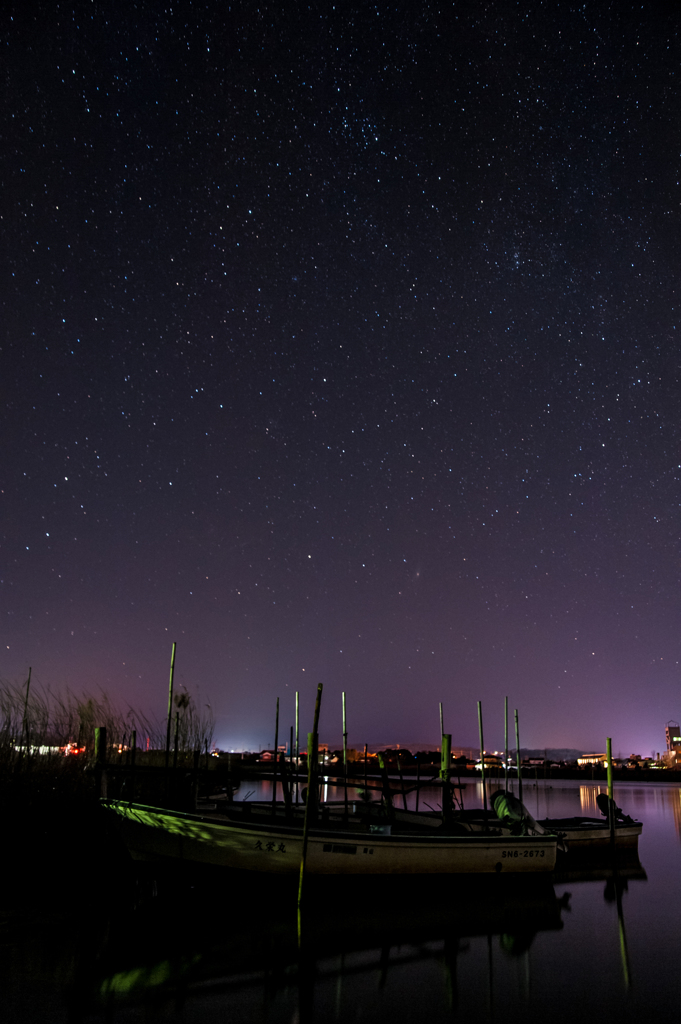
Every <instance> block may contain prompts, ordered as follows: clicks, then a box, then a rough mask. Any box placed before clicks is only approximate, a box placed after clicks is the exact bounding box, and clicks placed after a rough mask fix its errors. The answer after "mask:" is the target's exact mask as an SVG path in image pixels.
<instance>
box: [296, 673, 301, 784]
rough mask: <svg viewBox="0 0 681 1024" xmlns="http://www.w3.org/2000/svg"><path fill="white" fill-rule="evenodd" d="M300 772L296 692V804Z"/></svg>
mask: <svg viewBox="0 0 681 1024" xmlns="http://www.w3.org/2000/svg"><path fill="white" fill-rule="evenodd" d="M299 772H300V693H299V691H298V690H296V804H297V803H298V798H299V793H300V782H299V779H298V774H299Z"/></svg>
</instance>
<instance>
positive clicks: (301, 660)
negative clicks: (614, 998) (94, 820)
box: [0, 0, 681, 754]
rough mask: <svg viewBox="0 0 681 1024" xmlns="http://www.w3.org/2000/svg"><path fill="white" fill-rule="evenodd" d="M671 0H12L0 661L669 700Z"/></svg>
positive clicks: (676, 149)
mask: <svg viewBox="0 0 681 1024" xmlns="http://www.w3.org/2000/svg"><path fill="white" fill-rule="evenodd" d="M680 22H681V12H680V11H679V9H678V7H677V6H676V5H675V4H663V3H654V2H651V3H646V4H645V5H643V6H642V5H641V4H630V3H627V2H608V0H599V2H586V3H572V2H570V3H565V2H561V0H552V2H551V3H548V2H545V3H542V2H539V0H533V2H529V0H527V2H514V0H501V2H494V0H490V2H485V0H476V2H469V0H466V2H464V0H456V2H454V3H450V4H438V3H429V2H423V3H420V4H414V3H405V2H401V0H395V2H393V3H379V4H374V3H370V2H362V3H358V2H351V0H348V2H345V0H336V3H327V2H320V3H308V4H306V3H297V2H295V0H293V2H287V3H275V2H272V3H269V4H262V3H260V4H259V3H255V2H249V0H242V2H235V3H231V4H230V3H215V2H210V0H208V2H203V3H190V2H187V0H182V2H177V3H172V4H171V5H165V4H164V3H163V2H159V3H152V2H138V3H131V2H125V0H123V2H117V3H113V2H111V0H95V2H80V3H76V4H73V3H49V4H47V3H36V2H32V0H22V2H21V3H18V2H15V3H10V4H8V5H7V6H6V7H5V9H4V13H3V14H2V21H1V23H0V29H1V35H0V45H1V47H2V51H1V52H2V66H3V78H4V100H3V105H2V110H1V112H0V116H1V122H2V132H1V140H2V145H1V146H0V171H1V179H2V194H3V200H2V210H1V211H0V212H1V215H2V220H1V222H0V236H1V244H2V249H3V260H2V292H1V295H0V301H1V303H2V305H1V321H2V333H1V349H2V350H1V351H0V393H1V396H2V403H1V408H2V421H1V425H0V438H1V440H2V453H3V456H2V461H1V464H0V475H1V487H0V489H1V491H2V494H1V495H0V497H1V499H2V505H1V511H0V537H1V540H2V552H1V562H0V570H1V571H0V576H1V577H2V582H1V583H0V594H1V595H2V605H1V609H0V613H1V619H0V621H1V622H2V635H1V638H0V639H1V644H0V650H1V653H2V658H1V659H0V676H1V677H2V678H4V679H7V680H10V681H21V680H23V679H25V677H26V674H27V670H28V667H29V665H30V666H32V669H33V678H34V680H36V681H37V682H39V683H40V684H42V685H43V686H50V687H52V688H54V689H56V690H59V689H60V688H64V687H67V686H68V687H70V688H72V689H73V690H76V691H80V690H83V689H86V690H87V689H89V690H98V689H100V688H104V689H105V690H107V691H108V692H109V693H110V694H111V695H112V696H114V697H115V698H116V699H118V700H119V701H121V702H122V703H123V704H125V703H130V704H132V705H134V706H135V707H139V708H142V709H144V710H145V711H148V712H156V713H157V714H159V716H161V717H162V716H163V714H164V711H165V703H166V701H167V679H168V666H169V659H170V647H171V642H172V641H177V644H178V648H177V670H176V683H177V684H179V685H181V686H186V687H188V688H189V689H190V690H191V691H192V692H193V693H195V694H196V699H197V700H199V701H200V702H202V703H206V704H210V706H211V707H212V709H213V712H214V714H215V718H216V740H217V742H218V744H219V745H221V746H225V747H230V746H231V747H235V748H240V747H255V746H260V745H266V744H269V745H271V744H272V741H273V737H272V735H271V733H272V732H273V722H274V705H275V700H276V697H277V696H279V697H280V698H281V702H282V725H281V728H282V730H285V731H286V732H288V726H289V725H290V724H291V723H292V721H293V702H294V692H295V690H300V692H301V702H302V716H301V723H302V724H301V727H302V728H303V729H308V728H310V727H311V717H312V709H313V704H314V693H315V690H316V686H317V683H318V682H323V683H324V687H325V690H324V701H323V710H322V722H321V725H322V739H324V738H326V739H329V740H331V741H332V742H337V741H338V740H339V737H340V732H341V725H340V706H341V697H340V694H341V691H342V690H346V691H347V700H348V730H349V743H350V745H355V746H359V745H361V744H363V743H364V742H369V743H391V744H392V743H395V742H401V743H404V744H416V745H425V744H428V745H431V746H435V745H437V744H438V733H439V727H438V702H439V701H443V703H444V713H445V728H446V731H449V732H451V733H452V734H453V737H454V743H455V744H457V743H458V744H469V745H473V744H475V743H476V741H477V716H476V701H477V700H482V703H483V712H484V714H485V730H486V737H485V738H486V744H487V746H488V747H496V746H497V745H501V744H502V742H503V698H504V696H505V695H508V696H509V703H510V706H511V708H514V707H518V708H519V710H520V718H521V741H522V742H523V745H528V746H570V747H579V748H582V749H595V750H601V749H604V741H605V736H606V735H611V736H612V737H613V747H614V749H615V751H621V752H622V753H624V754H629V753H631V752H636V753H643V754H648V753H650V751H651V750H652V749H657V750H659V749H660V748H661V747H663V746H664V734H663V730H664V724H665V722H666V721H667V720H668V719H670V718H676V719H677V720H678V718H679V716H680V715H681V689H680V686H679V683H680V682H681V675H680V666H679V661H681V650H680V644H679V613H680V611H681V608H680V601H679V570H680V567H681V563H680V555H679V500H680V499H679V476H680V474H681V468H680V464H679V459H680V458H681V429H680V423H679V415H680V412H679V410H680V405H679V340H678V336H679V333H680V332H679V329H678V328H677V321H678V303H679V297H678V294H677V292H678V276H679V265H680V262H679V260H680V256H681V245H680V237H681V236H680V233H679V227H680V223H679V221H680V218H679V199H680V196H681V186H680V185H679V163H680V158H679V154H680V144H681V139H680V132H679V100H680V96H679V83H678V77H679V56H680V47H679V27H680Z"/></svg>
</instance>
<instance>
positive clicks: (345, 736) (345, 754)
mask: <svg viewBox="0 0 681 1024" xmlns="http://www.w3.org/2000/svg"><path fill="white" fill-rule="evenodd" d="M343 776H344V778H343V784H344V788H345V819H346V821H347V818H348V728H347V721H346V718H345V690H343Z"/></svg>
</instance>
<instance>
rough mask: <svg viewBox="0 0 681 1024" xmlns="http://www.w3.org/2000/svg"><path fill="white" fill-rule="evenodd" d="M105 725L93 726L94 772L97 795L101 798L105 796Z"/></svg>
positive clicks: (103, 798) (104, 798)
mask: <svg viewBox="0 0 681 1024" xmlns="http://www.w3.org/2000/svg"><path fill="white" fill-rule="evenodd" d="M106 752H107V746H106V726H104V725H101V726H96V727H95V772H96V778H97V783H98V789H99V795H100V797H101V799H102V800H106V798H107V777H106Z"/></svg>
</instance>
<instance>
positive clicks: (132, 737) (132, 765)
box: [130, 729, 137, 804]
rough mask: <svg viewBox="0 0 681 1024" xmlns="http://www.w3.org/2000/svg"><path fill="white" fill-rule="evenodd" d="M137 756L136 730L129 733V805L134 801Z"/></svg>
mask: <svg viewBox="0 0 681 1024" xmlns="http://www.w3.org/2000/svg"><path fill="white" fill-rule="evenodd" d="M136 755H137V730H136V729H133V730H132V732H131V733H130V803H131V804H132V803H134V800H135V760H136Z"/></svg>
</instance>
